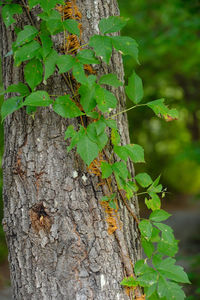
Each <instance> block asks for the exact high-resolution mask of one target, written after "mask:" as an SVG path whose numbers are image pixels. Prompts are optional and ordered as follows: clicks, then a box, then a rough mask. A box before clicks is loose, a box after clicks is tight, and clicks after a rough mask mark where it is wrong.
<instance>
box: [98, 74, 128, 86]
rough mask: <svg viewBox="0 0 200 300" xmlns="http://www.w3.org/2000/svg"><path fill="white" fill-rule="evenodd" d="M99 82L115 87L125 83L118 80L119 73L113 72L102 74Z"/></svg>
mask: <svg viewBox="0 0 200 300" xmlns="http://www.w3.org/2000/svg"><path fill="white" fill-rule="evenodd" d="M99 84H107V85H111V86H114V87H119V86H122V85H123V83H122V82H121V81H120V80H118V78H117V75H116V74H112V73H110V74H106V75H103V76H101V78H100V80H99Z"/></svg>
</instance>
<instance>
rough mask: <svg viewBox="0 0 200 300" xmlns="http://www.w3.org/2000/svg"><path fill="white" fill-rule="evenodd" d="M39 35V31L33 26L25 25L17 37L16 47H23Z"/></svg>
mask: <svg viewBox="0 0 200 300" xmlns="http://www.w3.org/2000/svg"><path fill="white" fill-rule="evenodd" d="M37 34H38V30H37V29H36V28H35V27H33V26H31V25H25V26H24V29H23V30H21V31H20V32H19V33H18V35H17V40H16V46H21V45H23V44H25V43H28V42H30V41H32V40H33V39H34V38H35V37H36V35H37Z"/></svg>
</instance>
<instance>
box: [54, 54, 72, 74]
mask: <svg viewBox="0 0 200 300" xmlns="http://www.w3.org/2000/svg"><path fill="white" fill-rule="evenodd" d="M75 64H76V61H75V59H74V57H72V56H71V55H60V56H59V57H58V59H57V65H58V68H59V74H61V73H65V72H68V71H69V70H70V69H72V67H73V66H74V65H75Z"/></svg>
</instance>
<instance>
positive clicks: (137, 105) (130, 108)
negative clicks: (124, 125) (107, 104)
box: [108, 103, 147, 119]
mask: <svg viewBox="0 0 200 300" xmlns="http://www.w3.org/2000/svg"><path fill="white" fill-rule="evenodd" d="M146 105H147V104H146V103H144V104H136V105H134V106H131V107H129V108H127V109H125V110H122V111H120V112H118V113H116V114H114V115H112V116H110V117H109V118H108V119H111V118H114V117H116V116H118V115H120V114H123V113H125V112H127V111H129V110H132V109H134V108H136V107H140V106H146Z"/></svg>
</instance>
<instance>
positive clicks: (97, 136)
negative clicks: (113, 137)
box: [87, 120, 108, 151]
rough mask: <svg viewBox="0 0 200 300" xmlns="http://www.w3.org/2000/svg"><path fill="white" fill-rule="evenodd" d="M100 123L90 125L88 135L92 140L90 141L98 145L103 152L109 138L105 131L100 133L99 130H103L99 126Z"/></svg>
mask: <svg viewBox="0 0 200 300" xmlns="http://www.w3.org/2000/svg"><path fill="white" fill-rule="evenodd" d="M99 121H101V120H99ZM99 121H98V122H93V123H91V124H89V126H88V127H87V134H88V137H89V138H90V140H91V141H92V142H94V143H96V144H97V145H98V147H99V151H101V150H102V149H103V148H104V147H105V145H106V144H107V142H108V137H107V134H106V133H105V132H104V131H103V132H102V131H101V132H99V130H100V129H101V128H100V127H99V126H98V125H99ZM98 127H99V128H98Z"/></svg>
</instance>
